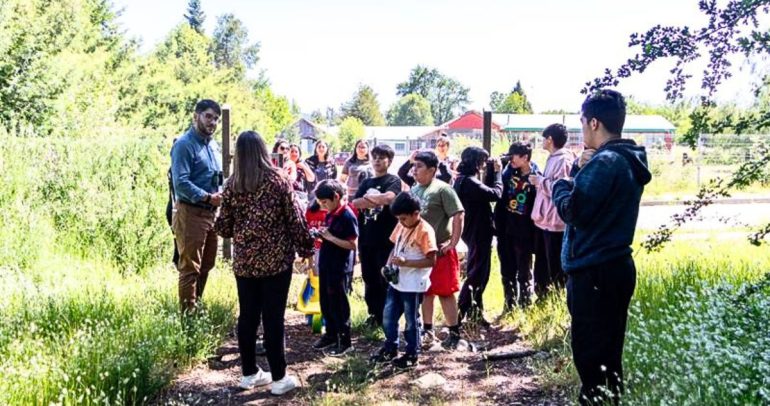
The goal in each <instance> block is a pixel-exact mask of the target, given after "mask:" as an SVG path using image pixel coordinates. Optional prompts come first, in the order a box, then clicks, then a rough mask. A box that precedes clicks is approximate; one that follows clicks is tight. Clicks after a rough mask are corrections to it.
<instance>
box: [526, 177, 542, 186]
mask: <svg viewBox="0 0 770 406" xmlns="http://www.w3.org/2000/svg"><path fill="white" fill-rule="evenodd" d="M543 179H544V178H543V177H542V176H540V175H530V176H529V183H531V184H533V185H535V186H540V184H541V183H543Z"/></svg>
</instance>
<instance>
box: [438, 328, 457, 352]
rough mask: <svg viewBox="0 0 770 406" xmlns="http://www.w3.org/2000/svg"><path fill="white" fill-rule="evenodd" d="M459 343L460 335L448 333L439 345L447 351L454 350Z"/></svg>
mask: <svg viewBox="0 0 770 406" xmlns="http://www.w3.org/2000/svg"><path fill="white" fill-rule="evenodd" d="M459 343H460V335H459V334H452V333H451V332H450V333H449V337H447V338H446V340H444V341H443V342H442V343H441V346H442V347H444V348H446V349H447V350H454V349H456V348H457V344H459Z"/></svg>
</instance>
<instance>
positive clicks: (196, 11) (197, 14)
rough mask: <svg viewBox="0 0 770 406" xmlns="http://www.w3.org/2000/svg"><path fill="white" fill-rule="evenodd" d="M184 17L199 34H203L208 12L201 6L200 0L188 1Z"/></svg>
mask: <svg viewBox="0 0 770 406" xmlns="http://www.w3.org/2000/svg"><path fill="white" fill-rule="evenodd" d="M184 18H185V20H187V23H188V24H190V28H192V29H194V30H195V31H197V32H198V33H199V34H203V22H204V21H205V20H206V14H205V13H204V12H203V9H202V8H201V1H200V0H190V1H189V2H187V14H185V15H184Z"/></svg>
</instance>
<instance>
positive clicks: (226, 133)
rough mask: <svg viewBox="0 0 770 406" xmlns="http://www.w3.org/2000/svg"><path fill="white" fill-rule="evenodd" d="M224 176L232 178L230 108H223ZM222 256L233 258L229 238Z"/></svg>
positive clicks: (223, 248) (224, 241) (224, 243)
mask: <svg viewBox="0 0 770 406" xmlns="http://www.w3.org/2000/svg"><path fill="white" fill-rule="evenodd" d="M222 174H223V175H224V178H225V179H227V178H228V177H230V106H229V105H227V104H225V105H224V106H222ZM222 256H223V257H224V258H225V259H231V258H232V257H233V248H232V245H231V243H230V239H229V238H224V239H223V240H222Z"/></svg>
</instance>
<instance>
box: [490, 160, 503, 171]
mask: <svg viewBox="0 0 770 406" xmlns="http://www.w3.org/2000/svg"><path fill="white" fill-rule="evenodd" d="M492 163H493V164H494V167H495V173H498V172H500V171H501V170H502V169H503V163H502V162H500V158H492Z"/></svg>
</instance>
